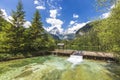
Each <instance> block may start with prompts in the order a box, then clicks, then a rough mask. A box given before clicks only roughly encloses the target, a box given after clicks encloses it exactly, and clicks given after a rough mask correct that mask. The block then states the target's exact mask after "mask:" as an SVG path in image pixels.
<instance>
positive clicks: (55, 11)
mask: <svg viewBox="0 0 120 80" xmlns="http://www.w3.org/2000/svg"><path fill="white" fill-rule="evenodd" d="M56 16H57V10H50V17H51V18H56Z"/></svg>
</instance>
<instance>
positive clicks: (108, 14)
mask: <svg viewBox="0 0 120 80" xmlns="http://www.w3.org/2000/svg"><path fill="white" fill-rule="evenodd" d="M109 16H110V12H107V13H103V14H102V15H101V16H100V18H102V19H105V18H108V17H109Z"/></svg>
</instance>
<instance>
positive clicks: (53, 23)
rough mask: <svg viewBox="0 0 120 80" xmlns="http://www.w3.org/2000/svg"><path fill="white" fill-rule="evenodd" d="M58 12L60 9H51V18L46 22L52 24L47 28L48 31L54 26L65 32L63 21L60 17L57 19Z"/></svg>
mask: <svg viewBox="0 0 120 80" xmlns="http://www.w3.org/2000/svg"><path fill="white" fill-rule="evenodd" d="M57 13H58V11H57V10H56V9H55V10H50V18H46V22H47V23H48V24H50V25H51V26H50V27H48V28H46V30H47V31H50V30H51V29H53V28H55V27H56V28H57V29H58V30H59V31H60V32H61V33H62V32H63V28H62V25H63V21H62V20H60V19H57Z"/></svg>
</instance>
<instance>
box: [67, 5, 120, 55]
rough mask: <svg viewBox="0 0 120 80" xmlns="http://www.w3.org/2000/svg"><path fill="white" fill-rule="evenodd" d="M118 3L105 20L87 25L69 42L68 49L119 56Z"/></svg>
mask: <svg viewBox="0 0 120 80" xmlns="http://www.w3.org/2000/svg"><path fill="white" fill-rule="evenodd" d="M119 13H120V3H117V4H116V5H115V7H114V8H112V10H111V12H110V16H109V17H108V18H106V19H102V20H97V21H94V22H91V23H88V24H87V25H85V26H84V27H83V28H81V29H79V30H78V31H77V33H76V36H77V37H76V38H75V39H74V40H73V41H69V42H68V43H67V44H68V48H71V49H78V50H89V51H103V52H112V53H114V54H115V55H117V57H119V56H120V35H119V34H120V14H119Z"/></svg>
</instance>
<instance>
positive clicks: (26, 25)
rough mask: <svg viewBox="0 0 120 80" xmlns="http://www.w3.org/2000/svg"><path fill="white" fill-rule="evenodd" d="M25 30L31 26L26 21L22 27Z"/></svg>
mask: <svg viewBox="0 0 120 80" xmlns="http://www.w3.org/2000/svg"><path fill="white" fill-rule="evenodd" d="M23 26H24V27H25V28H29V27H30V26H31V22H29V21H26V22H25V23H24V25H23Z"/></svg>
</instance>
